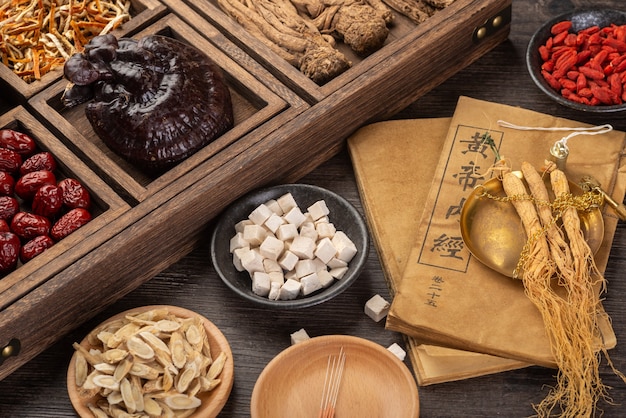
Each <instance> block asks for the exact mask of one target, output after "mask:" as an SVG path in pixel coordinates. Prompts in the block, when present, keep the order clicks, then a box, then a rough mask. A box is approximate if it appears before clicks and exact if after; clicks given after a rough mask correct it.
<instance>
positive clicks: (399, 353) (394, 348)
mask: <svg viewBox="0 0 626 418" xmlns="http://www.w3.org/2000/svg"><path fill="white" fill-rule="evenodd" d="M387 350H389V351H391V353H392V354H393V355H394V356H396V357H398V358H399V359H400V361H404V359H405V358H406V351H404V349H403V348H402V347H400V346H399V345H398V343H393V344H391V345H390V346H389V347H387Z"/></svg>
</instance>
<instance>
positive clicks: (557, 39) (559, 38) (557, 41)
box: [552, 32, 567, 45]
mask: <svg viewBox="0 0 626 418" xmlns="http://www.w3.org/2000/svg"><path fill="white" fill-rule="evenodd" d="M566 37H567V32H560V33H557V34H556V35H554V36H553V37H552V44H553V45H561V44H563V43H564V41H565V38H566Z"/></svg>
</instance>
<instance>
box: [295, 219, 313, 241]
mask: <svg viewBox="0 0 626 418" xmlns="http://www.w3.org/2000/svg"><path fill="white" fill-rule="evenodd" d="M299 235H300V236H301V237H309V238H311V239H312V240H313V241H317V230H316V229H315V224H314V223H313V222H304V223H303V224H302V225H300V234H299Z"/></svg>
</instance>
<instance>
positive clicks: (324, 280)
mask: <svg viewBox="0 0 626 418" xmlns="http://www.w3.org/2000/svg"><path fill="white" fill-rule="evenodd" d="M317 277H318V278H319V279H320V283H321V284H322V287H328V286H330V285H331V284H333V283H334V282H335V278H334V277H333V276H332V275H331V274H330V272H329V271H328V270H319V271H318V272H317Z"/></svg>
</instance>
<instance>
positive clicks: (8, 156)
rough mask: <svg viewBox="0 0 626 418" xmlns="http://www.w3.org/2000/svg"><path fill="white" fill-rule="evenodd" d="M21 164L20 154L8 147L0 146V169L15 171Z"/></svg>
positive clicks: (9, 171)
mask: <svg viewBox="0 0 626 418" xmlns="http://www.w3.org/2000/svg"><path fill="white" fill-rule="evenodd" d="M21 165H22V156H21V155H20V154H18V153H17V152H15V151H12V150H10V149H8V148H0V171H6V172H7V173H16V172H17V171H18V170H19V169H20V166H21Z"/></svg>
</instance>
